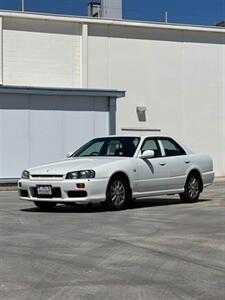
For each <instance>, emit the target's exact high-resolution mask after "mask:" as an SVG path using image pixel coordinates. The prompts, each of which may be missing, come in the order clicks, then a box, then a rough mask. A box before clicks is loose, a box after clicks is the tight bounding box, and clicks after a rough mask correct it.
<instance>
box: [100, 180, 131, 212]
mask: <svg viewBox="0 0 225 300" xmlns="http://www.w3.org/2000/svg"><path fill="white" fill-rule="evenodd" d="M129 200H130V191H129V185H128V183H127V181H126V180H125V179H123V178H122V177H114V178H112V179H111V180H110V182H109V184H108V188H107V192H106V201H105V202H104V206H105V207H106V208H107V209H109V210H122V209H126V208H127V207H128V203H129Z"/></svg>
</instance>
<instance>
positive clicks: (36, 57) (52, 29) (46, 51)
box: [3, 18, 81, 88]
mask: <svg viewBox="0 0 225 300" xmlns="http://www.w3.org/2000/svg"><path fill="white" fill-rule="evenodd" d="M80 44H81V25H80V24H76V23H64V22H60V23H59V22H53V21H38V20H25V19H19V18H18V19H16V18H4V19H3V61H4V64H3V83H4V84H5V85H23V86H30V85H31V86H42V87H59V86H60V87H65V88H66V87H79V86H80Z"/></svg>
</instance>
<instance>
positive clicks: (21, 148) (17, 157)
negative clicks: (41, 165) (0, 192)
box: [0, 95, 29, 178]
mask: <svg viewBox="0 0 225 300" xmlns="http://www.w3.org/2000/svg"><path fill="white" fill-rule="evenodd" d="M0 103H1V104H0V105H1V120H0V122H1V124H2V126H1V128H2V130H1V177H2V178H16V177H18V175H20V174H21V171H22V170H23V168H24V167H25V166H27V165H29V126H28V124H29V97H28V96H21V95H18V96H16V95H4V96H1V97H0Z"/></svg>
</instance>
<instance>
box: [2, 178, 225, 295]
mask: <svg viewBox="0 0 225 300" xmlns="http://www.w3.org/2000/svg"><path fill="white" fill-rule="evenodd" d="M224 229H225V182H217V183H215V184H214V185H213V186H212V187H209V188H208V189H206V190H205V192H204V193H203V194H202V196H201V201H199V202H197V203H194V204H184V203H182V202H181V201H180V200H179V199H178V197H160V198H153V199H145V200H139V201H137V202H135V203H134V205H133V207H132V208H131V209H128V210H126V211H120V212H106V211H103V210H102V208H101V207H100V206H94V207H92V208H88V209H82V208H74V207H65V206H58V207H57V208H56V209H54V210H52V211H51V212H40V211H39V210H38V209H37V208H35V207H34V206H33V204H32V203H29V202H23V201H20V200H18V199H17V194H16V193H15V192H12V191H8V192H6V191H5V192H0V299H1V300H5V299H15V300H25V299H27V300H28V299H29V300H31V299H32V300H36V299H38V300H39V299H43V300H48V299H49V300H53V299H54V300H58V299H60V300H62V299H67V300H70V299H75V300H81V299H82V300H83V299H88V300H92V299H93V300H101V299H106V300H116V299H127V300H128V299H129V300H137V299H140V300H150V299H160V300H161V299H169V300H170V299H173V300H175V299H179V300H180V299H204V300H206V299H210V300H211V299H218V300H220V299H221V300H222V299H223V300H224V299H225V234H224Z"/></svg>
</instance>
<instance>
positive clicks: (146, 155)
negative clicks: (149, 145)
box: [139, 150, 155, 158]
mask: <svg viewBox="0 0 225 300" xmlns="http://www.w3.org/2000/svg"><path fill="white" fill-rule="evenodd" d="M152 157H155V151H154V150H146V151H144V152H143V153H142V154H141V155H140V156H139V158H152Z"/></svg>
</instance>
